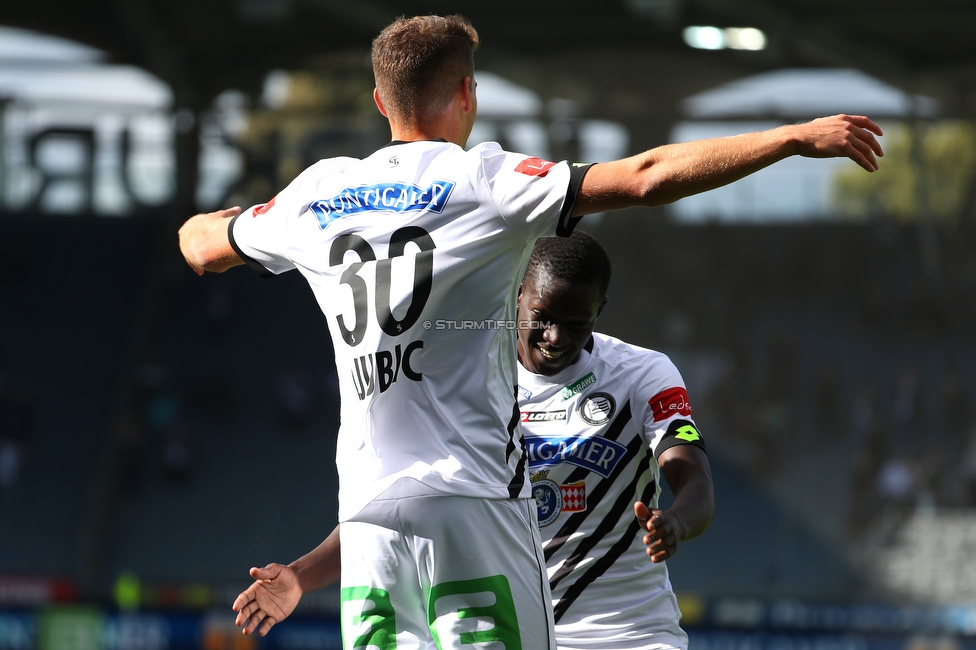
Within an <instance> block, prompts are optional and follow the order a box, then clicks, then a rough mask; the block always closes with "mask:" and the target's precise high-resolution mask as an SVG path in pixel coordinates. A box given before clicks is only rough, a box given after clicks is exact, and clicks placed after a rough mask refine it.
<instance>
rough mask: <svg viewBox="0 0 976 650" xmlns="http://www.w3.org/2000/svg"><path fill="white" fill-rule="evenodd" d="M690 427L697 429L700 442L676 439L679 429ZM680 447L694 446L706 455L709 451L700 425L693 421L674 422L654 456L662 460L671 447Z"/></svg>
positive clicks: (669, 426) (658, 445)
mask: <svg viewBox="0 0 976 650" xmlns="http://www.w3.org/2000/svg"><path fill="white" fill-rule="evenodd" d="M686 426H690V427H693V428H694V429H695V431H696V432H697V433H698V440H682V439H681V438H678V437H676V436H677V433H678V429H680V428H681V427H686ZM678 445H694V446H696V447H698V448H699V449H701V450H702V451H704V452H705V453H706V454H707V453H708V450H707V449H705V439H704V438H703V437H702V434H701V431H700V430H699V429H698V425H697V424H695V423H694V422H692V421H691V420H673V421H672V422H671V424H669V425H668V430H667V431H666V432H665V433H664V436H663V437H662V438H661V442H659V443H657V447H656V448H655V450H654V455H655V456H656V457H658V458H660V456H661V454H662V453H664V451H665V450H667V449H671V447H677V446H678Z"/></svg>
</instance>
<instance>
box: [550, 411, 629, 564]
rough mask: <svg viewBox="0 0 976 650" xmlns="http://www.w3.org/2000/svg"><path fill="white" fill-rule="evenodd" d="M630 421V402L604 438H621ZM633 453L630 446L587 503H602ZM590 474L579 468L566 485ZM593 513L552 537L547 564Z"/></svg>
mask: <svg viewBox="0 0 976 650" xmlns="http://www.w3.org/2000/svg"><path fill="white" fill-rule="evenodd" d="M630 419H631V413H630V402H629V401H628V402H626V403H625V404H624V405H623V406H622V407H621V408H620V412H619V413H617V417H615V418H614V419H613V422H612V423H611V424H610V426H609V427H607V431H606V434H604V436H603V437H604V438H606V439H607V440H616V439H617V438H619V437H620V432H621V431H623V430H624V427H625V426H627V423H628V422H630ZM636 439H637V440H640V441H641V442H642V443H643V440H642V439H641V437H640V436H636ZM631 444H633V443H631ZM632 453H634V454H636V453H637V451H636V450H634V451H633V452H631V450H630V446H628V448H627V452H626V454H625V455H624V458H623V459H621V461H620V463H619V464H618V465H617V469H616V470H615V471H614V473H613V474H611V475H610V476H609V477H607V478H605V479H603V481H601V482H600V483H599V484H598V485H597V486H596V488H594V490H593V492H592V493H589V494H587V495H586V501H587V503H592V504H594V505H596V504H597V503H599V502H600V499H602V498H603V495H604V494H606V492H607V490H608V489H609V487H610V484H611V483H613V481H614V480H615V479H616V478H617V476H619V474H620V472H622V471H623V468H624V467H626V466H627V464H628V462H629V460H628V456H630V455H631V454H632ZM589 473H590V470H588V469H585V468H583V467H577V468H576V469H574V470H573V471H572V473H571V474H570V475H569V476H568V477H566V483H576V482H577V481H582V480H583V479H585V478H586V476H587V475H588V474H589ZM604 486H606V487H604ZM591 512H592V510H590V509H587V510H584V511H582V512H577V513H575V514H572V515H570V516H569V519H567V520H566V523H564V524H563V525H562V527H561V528H560V529H559V530H558V531H557V532H556V534H555V535H553V536H552V539H551V540H549V543H548V544H546V547H545V549H543V550H544V551H545V553H546V562H549V560H550V558H552V556H553V555H554V554H555V553H556V551H558V550H559V549H560V548H562V546H563V544H565V543H566V540H568V539H569V537H570V536H571V535H572V534H573V533H575V532H576V530H577V529H578V528H579V527H580V526H581V525H582V524H583V521H584V520H585V519H586V518H587V517H588V516H589V515H590V513H591Z"/></svg>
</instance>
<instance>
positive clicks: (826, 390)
mask: <svg viewBox="0 0 976 650" xmlns="http://www.w3.org/2000/svg"><path fill="white" fill-rule="evenodd" d="M813 399H814V408H815V409H816V420H817V424H818V429H819V435H820V437H822V438H825V439H827V440H837V439H839V438H840V437H841V435H840V434H841V418H840V378H839V377H838V375H837V367H836V366H835V365H834V364H832V363H828V364H825V365H823V366H821V367H820V371H819V372H818V373H817V378H816V380H815V384H814V388H813Z"/></svg>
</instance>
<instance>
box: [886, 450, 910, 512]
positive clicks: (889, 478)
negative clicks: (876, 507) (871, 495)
mask: <svg viewBox="0 0 976 650" xmlns="http://www.w3.org/2000/svg"><path fill="white" fill-rule="evenodd" d="M919 482H920V472H919V465H918V463H917V462H916V461H915V459H914V458H912V457H911V456H908V455H900V454H899V455H893V456H889V457H888V458H887V459H886V460H885V461H884V463H883V464H882V465H881V468H880V470H879V471H878V479H877V490H878V495H879V496H880V497H881V503H882V506H883V507H884V508H885V509H886V510H889V511H890V510H894V511H895V512H900V511H903V510H907V509H908V508H909V507H911V506H913V505H915V503H916V501H917V498H918V490H919Z"/></svg>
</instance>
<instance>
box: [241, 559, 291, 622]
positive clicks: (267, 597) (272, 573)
mask: <svg viewBox="0 0 976 650" xmlns="http://www.w3.org/2000/svg"><path fill="white" fill-rule="evenodd" d="M250 574H251V577H252V578H254V584H252V585H251V586H250V587H248V588H247V589H245V590H244V591H243V592H242V593H241V594H240V595H239V596H238V597H237V600H235V601H234V605H233V610H234V611H235V612H237V619H236V620H235V621H234V623H235V624H236V625H237V626H238V627H241V626H243V628H244V629H243V630H242V631H243V632H244V634H252V633H253V632H255V631H257V633H258V636H264V635H265V634H267V633H268V632H269V631H270V630H271V628H272V627H274V625H275V623H280V622H281V621H283V620H285V619H286V618H288V615H289V614H291V613H292V612H293V611H295V607H296V606H297V605H298V601H299V600H300V599H301V597H302V588H301V586H300V585H299V583H298V576H296V575H295V571H294V570H292V568H291V567H288V566H285V565H284V564H274V563H273V564H269V565H268V566H266V567H263V568H258V567H253V568H251V571H250Z"/></svg>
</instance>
